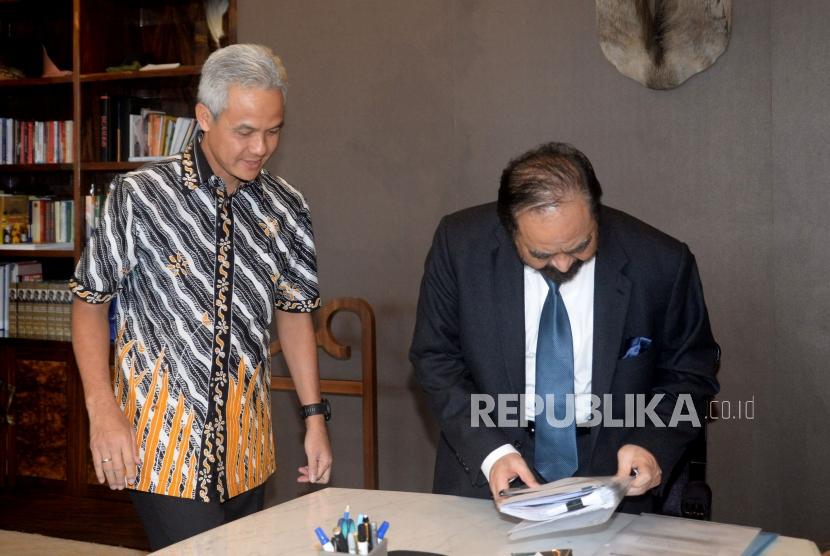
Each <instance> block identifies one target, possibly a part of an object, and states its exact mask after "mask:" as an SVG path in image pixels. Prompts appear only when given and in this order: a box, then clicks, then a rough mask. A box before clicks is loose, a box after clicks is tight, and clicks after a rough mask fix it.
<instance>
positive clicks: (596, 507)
mask: <svg viewBox="0 0 830 556" xmlns="http://www.w3.org/2000/svg"><path fill="white" fill-rule="evenodd" d="M632 480H633V477H569V478H566V479H561V480H559V481H555V482H553V483H548V484H545V485H542V486H540V487H538V488H532V489H523V490H521V491H518V492H515V493H509V498H508V499H507V500H506V501H504V502H502V503H501V505H500V506H499V511H500V512H502V513H503V514H507V515H511V516H513V517H518V518H520V519H523V520H525V521H523V522H522V523H520V524H519V525H517V526H516V527H514V528H513V529H511V530H510V532H509V535H510V537H511V538H521V537H525V536H530V535H535V534H539V533H541V532H546V533H549V532H554V531H564V530H568V529H578V528H581V527H589V526H592V525H599V524H600V523H604V522H606V521H608V519H609V518H610V517H611V514H613V513H614V510H615V509H616V508H617V506H618V505H619V503H620V501H621V500H622V499H623V497H624V496H625V492H626V490H628V486H629V485H630V484H631V481H632Z"/></svg>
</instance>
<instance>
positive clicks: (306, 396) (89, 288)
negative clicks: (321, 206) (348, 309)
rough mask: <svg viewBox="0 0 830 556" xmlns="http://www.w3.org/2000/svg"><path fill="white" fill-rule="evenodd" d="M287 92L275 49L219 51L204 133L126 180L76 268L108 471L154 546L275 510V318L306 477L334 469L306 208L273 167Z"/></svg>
mask: <svg viewBox="0 0 830 556" xmlns="http://www.w3.org/2000/svg"><path fill="white" fill-rule="evenodd" d="M285 95H286V75H285V69H284V68H283V65H282V62H281V61H280V59H279V58H278V57H277V56H276V55H274V54H273V53H272V52H271V51H270V50H269V49H268V48H266V47H263V46H258V45H244V44H239V45H232V46H228V47H226V48H223V49H220V50H217V51H216V52H214V53H213V54H212V55H211V56H210V57H209V58H208V59H207V61H206V62H205V64H204V67H203V68H202V77H201V80H200V83H199V92H198V103H197V104H196V118H197V120H198V122H199V127H200V128H201V131H200V132H199V133H198V134H197V135H196V136H195V137H194V139H193V141H192V142H191V143H190V144H189V145H188V146H187V147H186V148H185V150H184V152H182V153H181V154H178V155H176V156H173V157H170V158H167V159H164V160H161V161H158V162H154V163H151V164H149V165H147V166H144V167H143V168H141V169H139V170H137V171H135V172H130V173H128V174H125V175H122V176H118V177H117V178H116V179H115V180H114V181H113V183H112V186H111V190H110V193H109V196H108V198H107V202H106V205H105V208H104V213H103V215H102V217H101V220H100V223H99V226H98V228H97V230H96V231H95V233H94V234H93V236H92V237H90V238H89V243H88V245H87V247H86V249H85V250H84V253H83V255H82V257H81V259H80V261H79V262H78V266H77V269H76V271H75V276H74V278H73V280H72V281H71V283H70V287H71V289H72V291H73V292H74V294H75V301H74V303H73V311H72V337H73V347H74V350H75V356H76V359H77V362H78V368H79V370H80V374H81V378H82V381H83V386H84V394H85V400H86V406H87V411H88V413H89V422H90V450H91V452H92V459H93V463H94V466H95V472H96V474H97V476H98V480H99V481H100V482H101V483H104V482H106V483H108V484H109V486H110V488H111V489H118V490H121V489H123V488H125V487H127V488H129V489H130V495H131V498H132V500H133V503H134V505H135V507H136V510H137V511H138V514H139V516H140V517H141V519H142V522H143V523H144V527H145V530H146V532H147V535H148V537H149V540H150V545H151V547H152V549H153V550H157V549H159V548H162V547H164V546H167V545H169V544H172V543H174V542H177V541H179V540H181V539H184V538H187V537H189V536H192V535H195V534H197V533H200V532H202V531H204V530H207V529H209V528H212V527H216V526H218V525H221V524H223V523H226V522H228V521H231V520H233V519H236V518H239V517H242V516H245V515H248V514H250V513H253V512H255V511H258V510H260V509H262V507H263V503H264V485H265V481H266V480H267V479H268V477H269V476H270V475H271V474H272V473H273V472H274V470H275V468H276V461H275V452H274V441H273V435H272V430H271V397H270V390H269V386H270V379H271V373H270V360H269V349H268V348H269V344H270V327H271V323H272V320H273V319H274V318H275V320H276V325H277V332H278V335H279V338H280V342H281V345H282V348H283V352H284V354H285V358H286V361H287V363H288V368H289V371H290V373H291V376H292V378H293V380H294V384H295V385H296V389H297V395H298V397H299V401H300V405H301V408H300V413H301V415H302V416H303V417H304V418H305V422H306V435H305V443H304V447H305V453H306V457H307V464H306V465H304V466H302V467H300V468H299V472H300V476H299V478H298V479H297V480H298V481H299V482H311V483H326V482H328V480H329V476H330V473H331V462H332V456H331V447H330V444H329V439H328V433H327V431H326V421H327V420H328V418H329V416H330V411H329V406H328V403H327V402H326V401H325V400H323V399H321V397H320V384H319V372H318V368H317V352H316V343H315V338H314V329H313V324H312V320H311V315H310V313H311V311H313V310H314V309H316V308H317V307H318V306H319V304H320V297H319V293H318V288H317V270H316V259H315V249H314V242H313V234H312V228H311V219H310V216H309V209H308V206H307V204H306V202H305V200H304V199H303V196H302V195H301V194H300V193H299V192H298V191H297V190H295V189H294V188H292V187H291V186H290V185H289V184H288V183H287V182H286V181H285V180H283V179H282V178H280V177H277V176H272V175H271V174H270V173H269V172H268V171H267V170H265V169H264V166H265V163H266V162H267V161H268V159H269V158H270V156H271V155H272V154H273V153H274V151H276V149H277V145H278V143H279V139H280V132H281V130H282V127H283V122H284V106H285ZM114 298H117V299H118V303H117V335H116V346H115V348H116V349H115V354H116V362H115V369H114V380H113V379H112V376H111V373H110V365H109V363H110V362H109V344H110V342H109V332H108V330H109V327H108V319H107V311H108V307H109V305H110V303H111V301H112V300H113V299H114ZM113 394H114V395H113Z"/></svg>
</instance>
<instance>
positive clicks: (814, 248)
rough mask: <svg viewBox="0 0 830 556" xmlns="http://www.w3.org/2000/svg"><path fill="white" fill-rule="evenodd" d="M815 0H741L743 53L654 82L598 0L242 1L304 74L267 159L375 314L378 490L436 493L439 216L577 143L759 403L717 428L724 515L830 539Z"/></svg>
mask: <svg viewBox="0 0 830 556" xmlns="http://www.w3.org/2000/svg"><path fill="white" fill-rule="evenodd" d="M797 4H798V8H796V7H794V5H793V3H792V2H785V1H784V0H754V1H751V2H735V5H734V8H733V22H734V29H733V36H732V40H731V44H730V45H729V49H728V51H727V52H726V54H725V55H724V56H723V57H722V58H721V59H720V60H719V61H718V62H717V63H716V64H715V65H714V66H713V67H712V68H711V69H710V70H708V71H706V72H704V73H702V74H700V75H698V76H696V77H694V78H692V79H691V80H690V81H688V82H687V83H686V84H684V85H683V86H681V87H680V88H678V89H675V90H673V91H662V92H658V91H652V90H649V89H646V88H644V87H642V86H641V85H639V84H637V83H635V82H633V81H631V80H629V79H627V78H625V77H623V76H622V75H620V74H619V73H617V72H616V70H615V69H614V68H613V67H612V66H611V65H610V64H609V63H608V62H607V61H606V60H605V59H604V57H603V55H602V53H601V51H600V49H599V46H598V43H597V39H596V30H595V21H594V8H593V2H589V1H587V0H567V1H565V0H556V1H554V0H524V1H521V2H518V1H516V2H506V1H503V0H418V1H403V0H353V1H348V2H346V1H333V0H281V1H269V0H244V1H240V6H239V37H240V40H242V41H246V42H262V43H265V44H268V45H270V46H272V47H273V48H274V49H275V50H276V51H277V52H278V53H280V54H281V55H282V56H283V59H284V61H285V63H286V65H287V67H288V70H289V74H290V77H291V82H292V85H291V90H290V94H289V98H288V112H287V122H288V124H287V127H286V130H285V135H284V137H283V144H282V145H281V147H280V151H279V152H278V154H277V156H276V157H275V159H274V160H273V161H272V162H271V163H270V167H271V168H272V169H275V170H277V171H278V172H279V173H280V174H281V175H283V176H285V177H286V178H287V179H288V180H289V181H291V182H292V183H294V184H295V185H296V186H297V187H299V188H300V189H301V190H302V191H303V192H304V193H305V194H306V196H307V198H308V199H309V201H310V203H311V205H312V213H313V218H314V224H315V229H316V234H317V244H318V251H319V263H320V276H321V281H322V288H323V293H324V297H326V298H328V297H334V296H342V295H350V296H360V297H364V298H366V299H368V300H369V301H370V302H371V303H372V305H373V306H374V308H375V311H376V314H377V318H378V357H379V365H378V376H379V382H380V396H379V400H378V406H379V409H380V421H381V425H380V454H381V468H380V479H381V487H382V488H384V489H393V490H428V489H429V487H430V484H431V472H432V470H431V466H432V459H433V455H434V446H435V436H436V430H435V425H434V422H433V421H432V420H431V417H430V416H429V415H428V413H427V411H426V408H425V406H424V403H423V399H422V398H421V397H420V394H419V393H418V391H417V387H416V386H415V385H414V383H413V379H412V369H411V366H410V365H409V363H408V360H407V349H408V344H409V340H410V336H411V332H412V328H413V323H414V311H415V305H416V302H417V291H418V283H419V279H420V274H421V268H422V264H423V259H424V256H425V254H426V251H427V249H428V246H429V242H430V239H431V234H432V232H433V230H434V227H435V225H436V223H437V221H438V219H439V218H440V216H441V215H443V214H445V213H448V212H451V211H454V210H457V209H460V208H462V207H465V206H469V205H472V204H476V203H481V202H485V201H489V200H492V199H494V197H495V192H496V188H497V180H498V176H499V173H500V171H501V168H502V167H503V166H504V165H505V163H506V162H507V160H508V159H509V158H510V157H512V156H514V155H516V154H518V153H520V152H522V151H524V150H526V149H527V148H529V147H531V146H533V145H535V144H537V143H539V142H542V141H546V140H552V139H556V140H566V141H569V142H572V143H574V144H576V145H577V146H578V147H580V148H581V149H582V150H583V151H585V152H586V153H587V154H588V156H589V157H590V158H591V159H592V161H593V162H594V165H595V168H596V170H597V174H598V176H599V178H600V181H601V182H602V183H603V185H604V187H605V191H606V201H607V203H608V204H610V205H613V206H616V207H618V208H622V209H624V210H627V211H629V212H631V213H632V214H634V215H635V216H638V217H640V218H642V219H644V220H646V221H648V222H650V223H652V224H654V225H655V226H657V227H659V228H662V229H663V230H665V231H667V232H669V233H671V234H672V235H675V236H676V237H679V238H681V239H683V240H684V241H686V242H687V243H688V244H689V245H690V246H691V248H692V250H693V252H695V254H696V255H697V258H698V263H699V266H700V271H701V275H702V278H703V281H704V285H705V290H706V295H707V301H708V304H709V308H710V314H711V318H712V324H713V328H714V330H715V333H716V335H717V338H718V340H719V341H720V343H721V345H722V348H723V353H724V356H723V365H722V369H721V373H720V380H721V383H722V392H721V394H720V396H719V397H720V399H721V400H727V401H729V402H731V407H730V409H731V413H732V417H735V413H736V412H737V406H738V403H739V402H740V401H747V400H753V399H754V402H755V403H754V410H755V411H754V419H752V420H750V419H746V418H743V419H735V418H733V419H730V420H721V421H719V422H716V423H715V424H714V425H712V426H711V427H710V432H711V434H710V443H709V446H710V454H709V462H710V464H709V479H710V483H711V485H712V486H713V488H714V491H715V516H714V517H715V518H716V519H718V520H722V521H728V522H734V523H742V524H751V525H758V526H761V527H764V528H766V529H769V530H773V531H778V532H782V533H785V534H789V535H796V536H807V537H810V538H813V539H814V540H817V541H819V542H820V543H827V542H830V533H828V531H827V523H830V512H828V507H830V504H828V502H827V500H828V499H830V487H828V481H827V477H828V473H827V472H826V469H825V464H826V462H828V461H830V442H828V440H830V438H828V436H829V435H828V428H827V425H826V423H827V419H828V417H830V407H829V406H828V402H827V401H826V397H825V396H826V394H827V393H828V392H830V375H828V373H827V372H826V370H825V369H826V364H825V361H827V359H828V355H830V353H828V342H827V334H828V329H829V328H830V326H828V325H830V322H829V321H828V316H827V313H828V307H829V306H830V305H828V301H830V299H828V298H829V297H830V286H828V285H827V282H826V281H825V276H824V275H825V273H826V270H827V269H828V262H830V252H829V251H830V249H828V247H827V243H826V242H827V237H828V234H827V227H828V224H827V223H826V221H825V220H824V219H823V218H822V216H823V215H824V214H825V213H826V211H827V206H828V201H830V193H828V188H827V187H826V185H827V182H828V178H827V176H828V175H829V174H830V164H828V162H827V158H826V156H824V155H825V154H826V145H827V144H828V141H827V140H828V134H830V125H828V124H830V117H828V108H830V106H828V104H830V100H828V99H830V77H829V76H830V71H828V70H830V62H828V59H827V56H826V53H827V52H830V34H828V33H827V31H826V28H825V27H826V22H827V21H828V18H829V17H830V4H828V3H827V2H824V1H822V0H809V1H807V0H805V1H802V2H797ZM353 328H354V327H353V326H351V325H348V324H347V325H346V326H345V327H344V329H343V330H344V332H343V333H344V336H345V337H347V338H349V337H353ZM345 372H347V373H348V372H353V371H348V370H347V371H345ZM336 403H337V405H336V406H335V409H336V410H339V412H338V413H339V414H338V416H337V420H338V423H337V424H336V429H335V449H336V454H335V456H336V458H337V473H336V478H335V484H337V485H340V486H360V474H359V473H360V472H359V465H360V461H359V458H360V452H359V449H358V446H359V433H358V432H356V431H354V430H352V429H350V427H349V426H348V424H346V423H348V422H349V420H351V421H352V422H354V423H357V413H356V412H357V410H358V406H357V405H356V403H354V400H337V402H336ZM292 404H293V401H292V400H291V398H290V397H288V396H285V395H282V396H281V397H278V399H277V400H276V401H275V415H276V416H277V420H278V422H279V427H278V429H279V431H280V432H279V433H278V434H279V435H280V436H279V450H278V451H279V457H280V462H281V471H282V472H281V473H280V474H279V477H278V478H277V479H274V480H273V483H272V488H271V495H270V496H271V501H272V502H275V501H278V500H282V499H285V498H287V497H291V496H294V495H296V494H297V493H301V492H304V489H302V488H297V487H296V486H294V485H292V481H293V478H294V476H295V475H294V473H293V467H296V466H297V465H299V464H300V459H301V455H300V453H299V452H298V450H297V446H298V443H297V440H299V438H300V434H299V429H298V423H297V419H296V418H295V417H294V416H293V411H294V409H293V407H294V406H293V405H292ZM724 409H725V408H724Z"/></svg>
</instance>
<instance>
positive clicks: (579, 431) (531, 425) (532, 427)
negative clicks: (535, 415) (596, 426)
mask: <svg viewBox="0 0 830 556" xmlns="http://www.w3.org/2000/svg"><path fill="white" fill-rule="evenodd" d="M525 431H527V434H529V435H530V436H531V437H533V436H534V435H535V434H536V421H528V422H527V426H525ZM586 434H591V427H586V426H582V425H577V426H576V435H577V436H585V435H586Z"/></svg>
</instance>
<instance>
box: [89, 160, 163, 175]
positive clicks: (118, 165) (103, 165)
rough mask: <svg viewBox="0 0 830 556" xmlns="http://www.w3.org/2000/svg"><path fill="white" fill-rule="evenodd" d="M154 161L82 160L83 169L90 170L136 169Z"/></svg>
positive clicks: (114, 170) (116, 170) (115, 170)
mask: <svg viewBox="0 0 830 556" xmlns="http://www.w3.org/2000/svg"><path fill="white" fill-rule="evenodd" d="M150 162H152V161H149V160H148V161H142V162H82V163H81V170H82V171H88V172H120V171H122V170H135V169H136V168H141V167H142V166H144V165H145V164H149V163H150Z"/></svg>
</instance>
